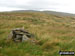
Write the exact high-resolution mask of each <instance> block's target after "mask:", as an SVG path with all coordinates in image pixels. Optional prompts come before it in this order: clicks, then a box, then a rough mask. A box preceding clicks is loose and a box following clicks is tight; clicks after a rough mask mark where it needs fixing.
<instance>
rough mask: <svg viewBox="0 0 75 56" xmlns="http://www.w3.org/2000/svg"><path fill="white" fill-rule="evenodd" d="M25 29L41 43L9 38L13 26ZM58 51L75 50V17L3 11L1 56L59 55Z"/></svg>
mask: <svg viewBox="0 0 75 56" xmlns="http://www.w3.org/2000/svg"><path fill="white" fill-rule="evenodd" d="M22 26H24V28H25V29H26V30H27V31H29V32H30V33H32V34H34V35H35V37H36V39H37V40H38V44H32V43H30V42H23V43H14V42H12V41H6V40H5V39H6V38H7V37H8V35H9V33H10V31H11V29H14V28H21V27H22ZM59 50H67V51H68V50H69V51H70V50H72V51H74V50H75V18H72V17H60V16H55V15H50V14H44V13H40V12H34V13H33V12H30V13H29V12H24V13H23V12H22V13H21V12H20V13H19V12H12V13H10V12H9V13H0V56H59V54H58V52H59Z"/></svg>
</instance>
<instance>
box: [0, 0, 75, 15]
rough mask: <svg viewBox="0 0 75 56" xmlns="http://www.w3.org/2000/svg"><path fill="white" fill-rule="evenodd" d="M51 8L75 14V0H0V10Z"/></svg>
mask: <svg viewBox="0 0 75 56" xmlns="http://www.w3.org/2000/svg"><path fill="white" fill-rule="evenodd" d="M24 9H25V10H41V11H42V10H53V11H59V12H68V13H74V14H75V0H0V11H11V10H24Z"/></svg>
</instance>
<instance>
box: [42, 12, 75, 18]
mask: <svg viewBox="0 0 75 56" xmlns="http://www.w3.org/2000/svg"><path fill="white" fill-rule="evenodd" d="M43 12H45V13H49V14H53V15H57V16H71V17H75V14H71V13H64V12H56V11H43Z"/></svg>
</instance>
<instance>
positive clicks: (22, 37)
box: [8, 28, 35, 42]
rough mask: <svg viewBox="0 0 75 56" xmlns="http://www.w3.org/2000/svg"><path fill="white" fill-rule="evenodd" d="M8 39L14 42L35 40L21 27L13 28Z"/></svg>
mask: <svg viewBox="0 0 75 56" xmlns="http://www.w3.org/2000/svg"><path fill="white" fill-rule="evenodd" d="M8 39H12V40H13V41H14V42H24V41H31V42H35V40H34V37H33V35H32V34H30V33H29V32H27V31H26V30H24V29H21V28H16V29H13V30H12V31H11V33H10V35H9V37H8Z"/></svg>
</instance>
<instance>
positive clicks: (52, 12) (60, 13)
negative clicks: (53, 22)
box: [12, 10, 75, 17]
mask: <svg viewBox="0 0 75 56" xmlns="http://www.w3.org/2000/svg"><path fill="white" fill-rule="evenodd" d="M12 12H43V13H48V14H52V15H57V16H70V17H75V14H71V13H64V12H56V11H37V10H15V11H12Z"/></svg>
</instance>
